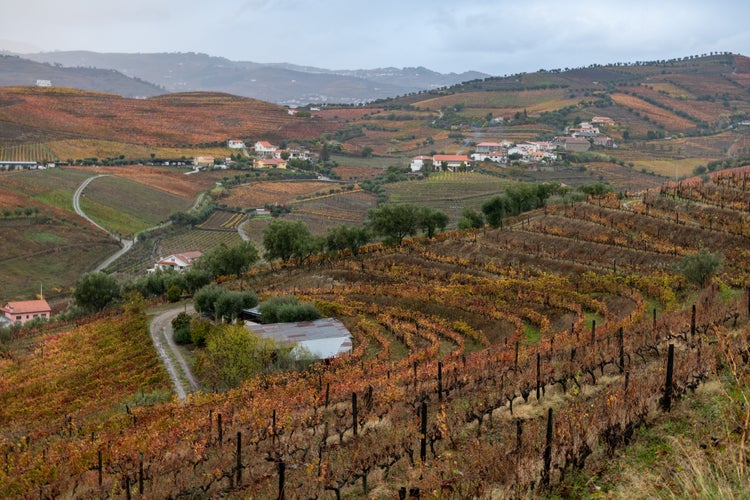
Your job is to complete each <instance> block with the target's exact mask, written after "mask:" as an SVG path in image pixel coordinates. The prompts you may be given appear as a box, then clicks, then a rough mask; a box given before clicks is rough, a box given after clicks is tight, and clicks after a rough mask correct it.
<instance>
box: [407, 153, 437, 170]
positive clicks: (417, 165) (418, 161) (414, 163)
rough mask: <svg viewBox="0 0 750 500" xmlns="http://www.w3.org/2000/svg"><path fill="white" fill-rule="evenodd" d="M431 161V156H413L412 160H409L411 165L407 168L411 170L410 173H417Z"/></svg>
mask: <svg viewBox="0 0 750 500" xmlns="http://www.w3.org/2000/svg"><path fill="white" fill-rule="evenodd" d="M431 161H432V156H423V155H420V156H415V157H414V158H412V159H411V163H410V164H409V167H410V168H411V171H412V172H419V171H421V170H422V169H423V168H424V166H425V164H426V163H427V162H431Z"/></svg>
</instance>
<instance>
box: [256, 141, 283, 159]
mask: <svg viewBox="0 0 750 500" xmlns="http://www.w3.org/2000/svg"><path fill="white" fill-rule="evenodd" d="M253 149H254V150H255V155H256V156H259V157H261V158H272V157H273V155H274V154H275V153H276V150H277V149H279V148H277V147H276V146H274V145H273V144H271V143H270V142H268V141H258V142H256V143H255V147H254V148H253Z"/></svg>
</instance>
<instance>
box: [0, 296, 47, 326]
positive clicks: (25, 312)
mask: <svg viewBox="0 0 750 500" xmlns="http://www.w3.org/2000/svg"><path fill="white" fill-rule="evenodd" d="M0 311H2V314H3V316H4V317H6V318H7V319H8V320H10V322H11V323H16V324H21V325H23V324H25V323H26V322H27V321H31V320H34V319H38V318H42V319H46V320H48V319H49V318H50V313H51V312H52V309H51V308H50V306H49V304H48V303H47V301H46V300H44V299H39V300H23V301H20V302H8V303H7V304H5V305H4V306H3V307H1V308H0Z"/></svg>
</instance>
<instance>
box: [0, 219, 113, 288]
mask: <svg viewBox="0 0 750 500" xmlns="http://www.w3.org/2000/svg"><path fill="white" fill-rule="evenodd" d="M0 233H1V234H2V245H0V246H2V255H0V276H2V297H0V300H24V299H32V298H34V294H35V293H39V290H40V288H43V290H44V294H45V296H46V297H48V298H58V297H62V296H65V295H67V294H68V293H69V289H70V287H72V286H73V285H74V284H75V282H76V281H78V278H79V277H80V275H81V274H83V273H84V272H88V271H91V270H92V269H93V268H94V267H95V266H96V264H98V263H99V262H101V261H102V260H104V258H105V257H107V256H109V255H110V254H112V253H114V252H115V251H117V250H118V249H119V248H120V247H119V245H118V244H117V243H116V242H115V241H113V240H112V239H111V238H109V237H107V236H105V235H103V234H102V233H101V232H99V231H97V230H94V229H92V228H90V227H89V226H88V225H87V224H82V225H79V224H77V223H75V222H71V221H63V220H57V219H54V220H49V219H47V218H45V217H41V216H40V217H36V216H31V217H28V218H27V217H22V218H10V219H9V218H1V219H0Z"/></svg>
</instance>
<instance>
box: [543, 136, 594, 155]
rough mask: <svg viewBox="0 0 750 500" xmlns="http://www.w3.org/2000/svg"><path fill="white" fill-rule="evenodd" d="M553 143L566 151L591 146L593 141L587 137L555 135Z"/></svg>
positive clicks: (584, 148)
mask: <svg viewBox="0 0 750 500" xmlns="http://www.w3.org/2000/svg"><path fill="white" fill-rule="evenodd" d="M552 143H553V144H555V145H556V146H559V147H561V148H563V149H564V150H565V151H575V152H580V151H588V150H589V148H591V143H590V142H589V140H588V139H586V138H585V137H555V139H554V140H553V141H552Z"/></svg>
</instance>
